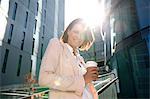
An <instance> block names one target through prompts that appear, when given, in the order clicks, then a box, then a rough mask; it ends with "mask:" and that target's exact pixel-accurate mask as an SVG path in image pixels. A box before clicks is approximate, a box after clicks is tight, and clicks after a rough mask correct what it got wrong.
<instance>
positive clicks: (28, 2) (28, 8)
mask: <svg viewBox="0 0 150 99" xmlns="http://www.w3.org/2000/svg"><path fill="white" fill-rule="evenodd" d="M29 7H30V0H28V9H29Z"/></svg>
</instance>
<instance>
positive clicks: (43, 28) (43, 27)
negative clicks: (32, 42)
mask: <svg viewBox="0 0 150 99" xmlns="http://www.w3.org/2000/svg"><path fill="white" fill-rule="evenodd" d="M44 34H45V26H44V25H43V36H44Z"/></svg>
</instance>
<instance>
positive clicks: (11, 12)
mask: <svg viewBox="0 0 150 99" xmlns="http://www.w3.org/2000/svg"><path fill="white" fill-rule="evenodd" d="M0 21H1V24H0V52H1V61H0V62H1V64H0V79H1V80H0V86H4V85H13V84H23V83H25V76H26V75H27V74H29V73H32V74H33V76H36V78H37V77H38V72H39V68H40V62H41V59H42V56H43V54H44V51H45V49H46V47H47V44H48V42H49V40H50V39H51V38H52V37H54V36H55V37H57V36H58V35H59V34H57V33H61V31H62V30H63V29H64V0H1V1H0Z"/></svg>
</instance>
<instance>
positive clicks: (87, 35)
mask: <svg viewBox="0 0 150 99" xmlns="http://www.w3.org/2000/svg"><path fill="white" fill-rule="evenodd" d="M76 24H83V25H84V26H85V27H86V30H85V32H84V33H82V34H81V35H82V38H83V43H82V45H81V46H80V47H79V49H80V50H81V51H85V50H86V51H87V50H88V49H89V48H90V47H91V46H92V44H93V42H94V40H95V38H94V34H93V32H92V31H91V29H90V27H88V26H87V25H86V23H85V22H84V20H83V19H81V18H78V19H75V20H73V21H72V22H71V23H70V24H69V25H68V27H67V28H66V30H65V31H64V33H63V34H62V36H61V38H60V40H61V41H62V42H64V43H68V31H69V30H71V29H72V28H73V27H74V26H75V25H76Z"/></svg>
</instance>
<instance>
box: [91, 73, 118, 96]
mask: <svg viewBox="0 0 150 99" xmlns="http://www.w3.org/2000/svg"><path fill="white" fill-rule="evenodd" d="M117 80H118V77H117V76H116V74H115V73H113V72H110V73H106V74H102V75H99V80H98V81H97V82H96V83H95V84H94V86H95V88H96V89H97V93H98V95H99V98H100V99H117V86H116V81H117Z"/></svg>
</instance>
